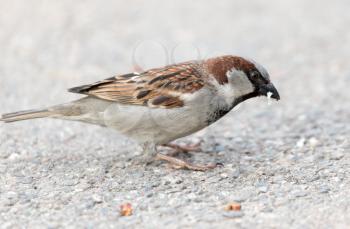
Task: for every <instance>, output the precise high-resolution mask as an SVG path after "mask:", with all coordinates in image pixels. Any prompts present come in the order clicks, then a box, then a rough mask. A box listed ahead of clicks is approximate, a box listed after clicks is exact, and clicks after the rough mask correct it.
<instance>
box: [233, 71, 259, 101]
mask: <svg viewBox="0 0 350 229" xmlns="http://www.w3.org/2000/svg"><path fill="white" fill-rule="evenodd" d="M226 76H227V79H228V82H229V85H231V86H232V88H233V91H234V95H235V97H236V98H237V97H239V96H242V95H246V94H249V93H251V92H253V91H254V87H253V85H252V83H251V82H250V80H249V79H248V76H247V75H246V74H245V73H244V72H243V71H238V70H236V69H232V70H231V71H228V72H227V73H226Z"/></svg>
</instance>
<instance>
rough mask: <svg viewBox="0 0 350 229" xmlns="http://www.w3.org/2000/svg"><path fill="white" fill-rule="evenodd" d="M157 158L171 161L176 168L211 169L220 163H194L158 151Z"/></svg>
mask: <svg viewBox="0 0 350 229" xmlns="http://www.w3.org/2000/svg"><path fill="white" fill-rule="evenodd" d="M156 158H157V159H158V160H163V161H167V162H169V163H170V164H171V165H173V166H174V167H175V168H176V169H189V170H194V171H206V170H209V169H214V168H216V167H217V166H219V165H220V164H215V165H193V164H191V163H189V162H186V161H184V160H181V159H178V158H176V157H172V156H168V155H164V154H161V153H157V156H156Z"/></svg>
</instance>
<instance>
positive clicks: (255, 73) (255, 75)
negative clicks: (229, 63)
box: [250, 71, 259, 78]
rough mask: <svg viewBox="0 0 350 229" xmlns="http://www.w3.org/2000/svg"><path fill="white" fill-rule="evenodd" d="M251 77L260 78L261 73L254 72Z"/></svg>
mask: <svg viewBox="0 0 350 229" xmlns="http://www.w3.org/2000/svg"><path fill="white" fill-rule="evenodd" d="M250 75H251V76H252V77H254V78H256V77H258V76H259V72H257V71H253V72H252V73H251V74H250Z"/></svg>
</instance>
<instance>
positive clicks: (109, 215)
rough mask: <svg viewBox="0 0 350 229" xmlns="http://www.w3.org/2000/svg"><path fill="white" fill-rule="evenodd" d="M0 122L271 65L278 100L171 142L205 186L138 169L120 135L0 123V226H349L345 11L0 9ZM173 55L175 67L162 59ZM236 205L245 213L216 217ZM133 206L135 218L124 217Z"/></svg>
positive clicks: (122, 4)
mask: <svg viewBox="0 0 350 229" xmlns="http://www.w3.org/2000/svg"><path fill="white" fill-rule="evenodd" d="M0 5H1V8H0V28H1V29H0V50H1V52H0V55H1V61H0V103H1V108H0V112H1V113H5V112H12V111H17V110H21V109H28V108H39V107H45V106H47V105H53V104H57V103H61V102H65V101H69V100H72V99H76V98H79V96H78V95H74V94H69V93H67V92H66V89H67V88H69V87H73V86H78V85H80V84H84V83H91V82H94V81H97V80H100V79H103V78H107V77H110V76H112V75H114V74H116V73H125V72H128V71H131V70H132V65H133V60H134V62H137V63H138V64H139V65H140V66H142V67H144V68H148V67H152V66H160V65H163V64H164V63H169V62H174V61H178V60H187V59H192V58H196V57H197V56H200V57H207V56H215V55H218V54H223V53H231V54H239V55H243V56H249V57H251V58H254V59H255V60H257V61H258V62H260V63H262V64H263V65H265V66H266V68H267V69H268V70H269V71H270V74H271V77H272V79H273V81H274V83H275V85H276V87H277V88H278V89H279V91H280V94H281V97H282V100H281V102H279V103H274V104H273V105H271V106H267V105H266V100H264V99H257V100H252V101H249V102H246V103H245V104H244V105H243V106H241V107H240V108H239V109H238V110H237V111H236V112H231V113H229V114H228V115H227V117H225V118H224V119H222V120H220V121H219V122H218V123H215V124H214V125H212V126H210V127H209V128H207V129H206V130H203V131H201V132H200V133H197V134H195V135H193V136H190V137H187V138H185V139H181V140H179V142H180V143H182V144H185V143H194V142H198V141H200V140H203V141H204V143H203V144H202V148H203V150H204V152H203V153H196V154H192V155H191V156H190V157H189V156H184V155H182V157H183V158H185V159H187V160H189V161H193V162H197V163H209V162H222V163H224V164H225V166H224V167H223V168H218V169H215V170H213V171H209V172H206V173H202V172H192V171H184V170H180V171H178V170H173V169H171V168H169V167H168V166H167V165H166V164H163V163H155V164H154V165H152V166H148V167H141V166H140V167H138V166H135V165H132V161H133V159H134V158H135V157H136V155H137V154H139V152H140V150H139V149H138V148H137V147H136V146H135V144H134V143H133V142H130V141H129V140H127V139H125V138H124V137H122V136H120V135H118V133H115V132H114V131H111V130H107V129H103V128H100V127H96V126H90V125H84V124H80V123H73V122H64V121H59V120H48V119H47V120H36V121H30V122H23V123H16V124H11V125H5V124H0V222H1V223H0V227H1V228H61V227H66V228H141V227H142V228H163V227H165V228H213V227H216V228H346V227H348V225H349V224H350V208H349V205H350V198H349V196H350V179H349V172H350V168H349V164H350V157H349V136H350V134H349V131H350V126H349V119H350V112H349V107H350V106H349V105H350V92H349V84H350V67H349V60H350V55H349V53H350V42H349V40H350V30H349V24H350V14H349V13H348V10H349V7H350V2H349V1H346V0H344V1H341V0H339V1H325V0H320V1H317V2H316V1H311V0H288V1H287V0H286V1H277V0H275V1H260V0H254V1H243V0H240V1H231V0H226V1H184V0H182V1H160V0H158V1H154V0H152V1H141V0H134V1H92V0H85V1H84V0H79V1H78V0H76V1H68V0H62V1H39V0H30V1H19V0H13V1H10V0H2V1H0ZM166 55H168V56H170V57H173V58H168V59H167V58H166V57H165V56H166ZM232 201H236V202H240V203H241V205H242V211H241V212H238V213H237V212H228V211H225V210H224V208H225V206H226V205H227V204H229V203H230V202H232ZM127 202H129V203H131V204H132V206H133V209H134V213H133V215H132V216H130V217H122V216H120V215H119V206H120V205H121V204H123V203H127Z"/></svg>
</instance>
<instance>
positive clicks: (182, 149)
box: [162, 142, 202, 156]
mask: <svg viewBox="0 0 350 229" xmlns="http://www.w3.org/2000/svg"><path fill="white" fill-rule="evenodd" d="M200 145H201V143H200V142H199V143H197V144H193V145H186V146H181V145H177V144H173V143H168V144H163V145H162V146H164V147H169V148H172V149H174V151H173V152H171V153H169V154H168V155H169V156H176V155H178V154H179V153H189V152H202V149H201V147H200Z"/></svg>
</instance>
